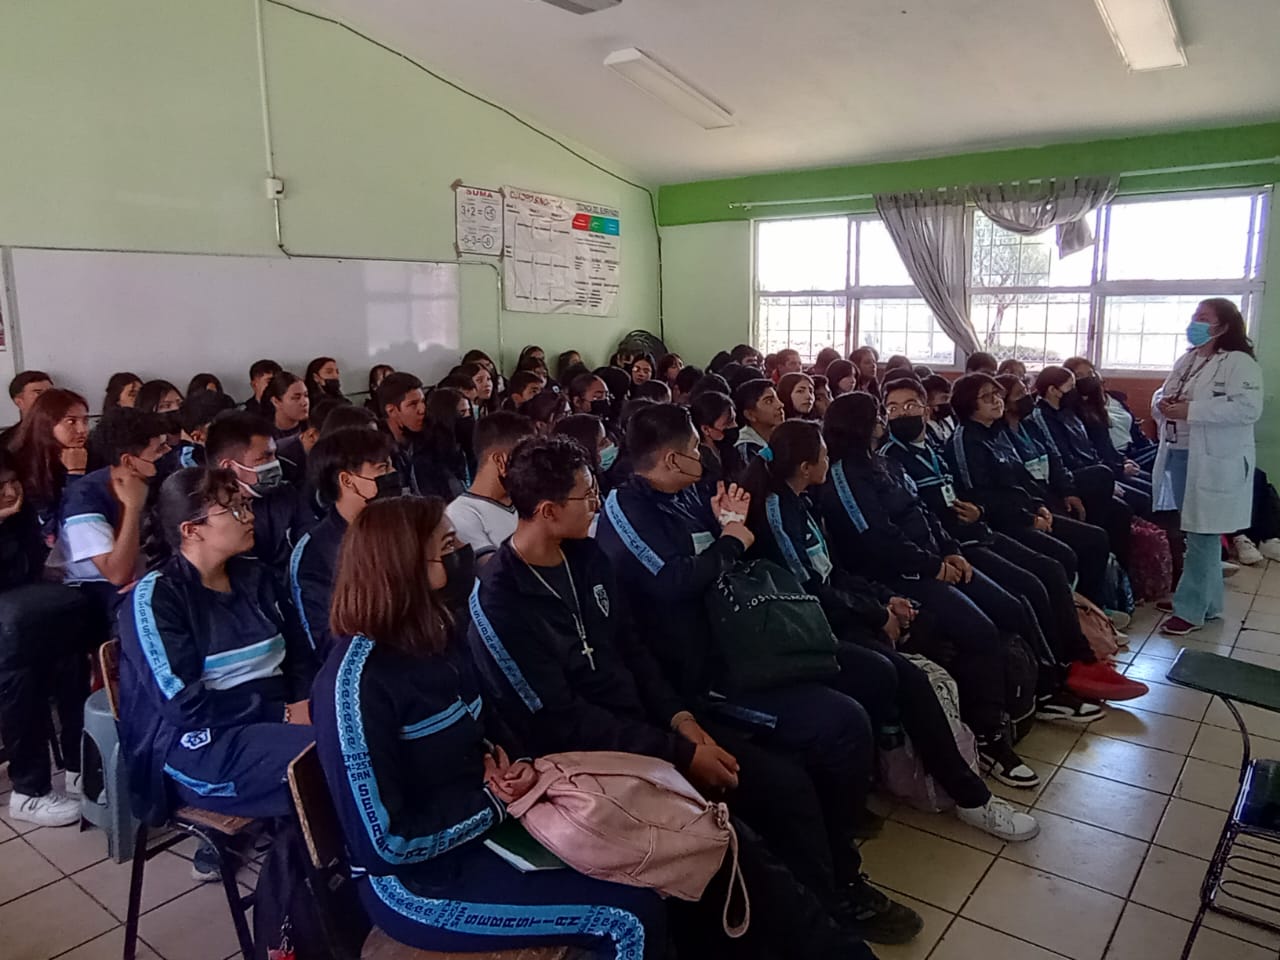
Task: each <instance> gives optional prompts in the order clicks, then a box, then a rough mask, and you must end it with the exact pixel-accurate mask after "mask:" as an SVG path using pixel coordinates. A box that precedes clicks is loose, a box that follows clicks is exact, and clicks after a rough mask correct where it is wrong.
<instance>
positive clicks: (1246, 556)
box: [1231, 533, 1265, 567]
mask: <svg viewBox="0 0 1280 960" xmlns="http://www.w3.org/2000/svg"><path fill="white" fill-rule="evenodd" d="M1231 553H1232V555H1233V556H1234V557H1235V558H1236V563H1242V564H1244V565H1245V566H1246V567H1252V566H1253V565H1254V564H1255V563H1261V562H1262V561H1263V560H1264V559H1265V558H1264V557H1263V556H1262V554H1261V553H1259V552H1258V548H1257V547H1255V546H1254V545H1253V541H1252V540H1250V539H1249V538H1248V537H1246V536H1245V535H1244V534H1243V533H1241V534H1237V535H1236V536H1234V537H1232V538H1231Z"/></svg>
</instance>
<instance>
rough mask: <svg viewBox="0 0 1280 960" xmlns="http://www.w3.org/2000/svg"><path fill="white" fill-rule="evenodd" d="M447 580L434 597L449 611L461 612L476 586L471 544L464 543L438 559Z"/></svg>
mask: <svg viewBox="0 0 1280 960" xmlns="http://www.w3.org/2000/svg"><path fill="white" fill-rule="evenodd" d="M440 565H441V566H442V567H444V575H445V577H446V578H447V580H446V581H445V585H444V586H443V587H441V588H440V589H439V590H437V591H436V596H438V597H439V598H440V600H441V601H442V602H443V603H444V604H445V606H447V607H448V608H449V609H450V610H453V611H457V610H461V609H462V608H463V607H465V606H466V605H467V601H468V600H469V599H470V598H471V590H472V588H473V587H474V586H475V584H476V552H475V550H474V549H472V547H471V544H469V543H464V544H463V545H462V546H460V547H459V548H458V549H457V550H455V551H453V553H450V554H446V555H445V556H443V557H441V558H440Z"/></svg>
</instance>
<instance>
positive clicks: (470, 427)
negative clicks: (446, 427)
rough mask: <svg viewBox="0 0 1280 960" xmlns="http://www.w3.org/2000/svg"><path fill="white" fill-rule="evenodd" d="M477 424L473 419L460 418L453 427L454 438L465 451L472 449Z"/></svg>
mask: <svg viewBox="0 0 1280 960" xmlns="http://www.w3.org/2000/svg"><path fill="white" fill-rule="evenodd" d="M475 432H476V422H475V420H474V419H473V418H471V417H459V418H458V419H457V420H456V421H455V422H454V425H453V437H454V439H455V440H457V441H458V445H459V446H461V447H462V449H463V450H470V449H471V440H472V438H473V437H474V436H475Z"/></svg>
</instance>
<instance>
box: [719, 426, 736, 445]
mask: <svg viewBox="0 0 1280 960" xmlns="http://www.w3.org/2000/svg"><path fill="white" fill-rule="evenodd" d="M721 432H722V433H723V434H724V439H723V440H722V441H720V442H721V443H727V444H728V445H729V446H731V447H736V446H737V445H738V434H739V433H740V432H741V431H740V430H739V429H738V428H737V427H729V428H728V429H727V430H722V431H721Z"/></svg>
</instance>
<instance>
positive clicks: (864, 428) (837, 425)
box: [822, 390, 880, 464]
mask: <svg viewBox="0 0 1280 960" xmlns="http://www.w3.org/2000/svg"><path fill="white" fill-rule="evenodd" d="M879 419H880V401H879V400H877V399H876V398H875V397H873V396H872V395H871V394H869V393H863V392H862V391H860V390H855V391H854V392H853V393H846V394H845V395H844V396H842V397H836V398H835V399H834V400H832V401H831V406H829V407H828V408H827V415H826V416H825V417H824V418H823V420H822V437H823V439H824V440H826V441H827V453H828V454H829V455H830V456H831V459H832V460H833V461H837V460H859V461H863V462H869V463H872V464H874V463H876V458H875V451H874V449H873V447H874V446H875V434H876V423H877V422H878V421H879Z"/></svg>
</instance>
